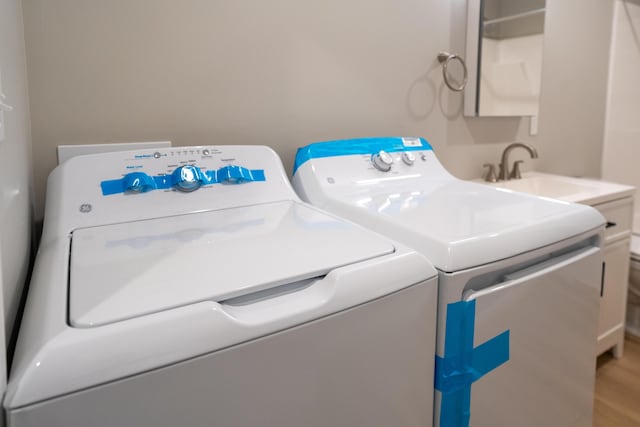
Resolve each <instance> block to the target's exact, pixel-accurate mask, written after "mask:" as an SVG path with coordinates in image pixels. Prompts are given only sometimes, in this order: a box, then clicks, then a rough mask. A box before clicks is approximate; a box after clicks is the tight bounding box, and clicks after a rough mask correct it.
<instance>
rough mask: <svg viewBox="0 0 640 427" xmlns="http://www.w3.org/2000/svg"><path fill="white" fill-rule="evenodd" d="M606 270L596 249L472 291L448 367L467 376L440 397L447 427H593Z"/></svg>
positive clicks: (450, 345) (450, 338) (452, 336)
mask: <svg viewBox="0 0 640 427" xmlns="http://www.w3.org/2000/svg"><path fill="white" fill-rule="evenodd" d="M601 268H602V254H601V251H600V249H599V248H594V247H587V248H582V249H579V250H576V251H574V252H571V253H568V254H564V255H560V256H557V257H555V258H551V259H547V260H546V261H544V262H541V263H539V264H536V265H533V266H530V267H528V268H526V269H524V270H521V271H518V272H515V273H510V274H508V275H505V276H503V278H502V279H503V280H502V281H501V282H500V283H499V284H496V285H494V286H491V287H489V288H485V289H482V290H479V291H467V292H466V293H465V295H464V297H463V301H461V302H459V303H454V304H458V308H460V309H461V310H459V311H458V314H460V315H461V316H463V317H464V316H466V319H465V321H464V322H461V323H459V324H458V325H459V326H458V328H457V330H455V331H453V330H452V328H450V325H449V322H450V320H451V319H450V316H454V311H452V305H453V304H450V305H449V306H448V315H447V316H448V317H447V334H446V335H447V336H446V342H445V353H444V361H445V362H447V361H448V362H449V363H451V364H453V365H456V364H461V367H460V369H461V372H463V373H465V374H467V375H468V376H467V377H466V379H465V380H463V381H462V382H459V383H457V384H455V385H454V386H450V387H449V388H447V387H444V388H445V390H444V391H443V392H442V393H439V396H440V397H441V399H440V400H439V401H438V402H437V403H438V405H437V408H438V407H439V408H440V411H439V412H440V414H439V415H440V418H439V421H440V422H439V424H438V425H466V424H465V422H466V421H467V420H466V419H465V418H466V417H469V416H470V418H469V419H468V422H469V425H472V426H487V427H489V426H516V425H517V426H551V425H554V426H587V425H589V426H590V425H591V417H592V408H593V406H592V405H593V403H592V402H593V389H594V380H595V362H596V328H597V321H598V310H599V290H600V279H601ZM474 310H475V313H474ZM474 314H475V315H474ZM455 353H457V354H455ZM456 357H457V358H456ZM449 367H451V365H449ZM454 367H455V366H454ZM445 385H446V384H445ZM469 393H470V395H469ZM460 405H462V406H460ZM454 408H455V409H454ZM465 413H466V414H465ZM456 420H457V421H456Z"/></svg>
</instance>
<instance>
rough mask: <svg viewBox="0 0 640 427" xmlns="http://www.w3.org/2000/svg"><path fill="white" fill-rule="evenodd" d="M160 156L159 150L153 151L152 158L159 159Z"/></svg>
mask: <svg viewBox="0 0 640 427" xmlns="http://www.w3.org/2000/svg"><path fill="white" fill-rule="evenodd" d="M160 157H162V154H160V152H159V151H156V152H155V153H153V158H154V159H159V158H160Z"/></svg>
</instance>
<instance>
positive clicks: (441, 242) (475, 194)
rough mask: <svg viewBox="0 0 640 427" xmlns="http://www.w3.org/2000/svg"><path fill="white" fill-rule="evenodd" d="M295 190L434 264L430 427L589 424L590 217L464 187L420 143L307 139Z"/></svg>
mask: <svg viewBox="0 0 640 427" xmlns="http://www.w3.org/2000/svg"><path fill="white" fill-rule="evenodd" d="M293 186H294V188H295V189H296V191H297V192H298V194H299V195H300V197H301V198H302V199H303V200H306V201H309V202H311V203H313V204H314V205H316V206H318V207H321V208H323V209H326V210H328V211H331V212H334V213H336V214H339V215H342V216H343V217H345V218H348V219H351V220H353V221H355V222H358V223H360V224H362V225H364V226H367V227H369V228H371V229H372V230H376V231H377V232H380V233H383V234H386V235H387V236H389V237H391V238H393V239H395V240H398V241H400V242H402V243H405V244H406V245H408V246H410V247H412V248H414V249H417V250H418V251H420V252H421V253H423V254H425V255H426V256H427V258H429V259H430V260H431V261H432V262H433V264H434V266H435V267H436V269H438V270H439V285H438V287H439V290H438V295H439V297H438V333H437V346H436V352H437V358H436V381H435V388H436V401H435V414H436V416H435V425H437V426H444V427H450V426H467V425H473V426H519V427H524V426H532V427H533V426H536V427H538V426H563V427H564V426H590V425H591V418H592V405H593V403H592V402H593V387H594V380H595V361H596V328H597V321H598V309H599V296H600V292H601V281H602V254H601V250H600V245H601V240H602V230H603V226H604V218H603V217H602V216H601V215H600V214H599V213H598V212H597V211H596V210H595V209H592V208H590V207H587V206H582V205H576V204H571V203H565V202H560V201H555V200H551V199H542V198H538V197H534V196H530V195H526V194H520V193H515V192H512V191H509V190H504V189H499V188H492V187H489V186H485V185H481V184H474V183H471V182H466V181H461V180H459V179H456V178H455V177H453V176H452V175H451V174H449V173H448V172H447V171H446V170H445V169H444V168H443V167H442V165H441V164H440V162H439V161H438V159H437V158H436V156H435V154H434V153H433V151H432V149H431V146H430V145H429V144H428V143H427V141H425V140H424V139H422V138H366V139H355V140H344V141H330V142H322V143H315V144H311V145H309V146H306V147H304V148H301V149H299V150H298V153H297V157H296V162H295V170H294V176H293Z"/></svg>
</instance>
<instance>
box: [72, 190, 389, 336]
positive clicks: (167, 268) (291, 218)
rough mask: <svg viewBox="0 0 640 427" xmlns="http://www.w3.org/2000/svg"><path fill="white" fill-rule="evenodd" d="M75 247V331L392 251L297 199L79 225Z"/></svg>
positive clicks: (314, 273)
mask: <svg viewBox="0 0 640 427" xmlns="http://www.w3.org/2000/svg"><path fill="white" fill-rule="evenodd" d="M300 245H304V248H305V249H304V250H299V249H296V248H299V247H300ZM71 248H72V250H71V265H70V291H69V292H70V294H69V318H70V322H71V324H72V325H73V326H75V327H90V326H98V325H104V324H107V323H111V322H117V321H121V320H124V319H128V318H132V317H137V316H141V315H144V314H149V313H153V312H157V311H161V310H166V309H170V308H173V307H179V306H181V305H187V304H193V303H195V302H198V301H204V300H212V301H224V300H227V299H231V298H235V297H238V296H241V295H246V294H250V293H255V292H258V291H261V290H264V289H269V288H274V287H277V286H281V285H285V284H289V283H292V282H297V281H300V280H306V279H312V278H318V277H321V276H324V275H326V274H327V273H329V272H330V271H331V270H334V269H336V268H339V267H342V266H345V265H349V264H354V263H357V262H361V261H365V260H367V259H371V258H376V257H380V256H383V255H387V254H391V253H393V251H394V247H393V245H392V244H390V243H389V241H388V240H387V239H384V238H382V237H381V236H379V235H376V234H374V233H371V232H369V231H367V230H365V229H363V228H361V227H359V226H356V225H354V224H350V223H347V222H345V221H342V220H338V219H336V218H334V217H331V216H329V215H327V214H324V213H322V212H319V211H317V210H316V209H314V208H311V207H309V206H306V205H303V204H301V203H297V202H276V203H268V204H261V205H254V206H246V207H242V208H234V209H222V210H217V211H212V212H200V213H194V214H189V215H181V216H172V217H164V218H157V219H150V220H146V221H135V222H127V223H122V224H114V225H106V226H101V227H91V228H84V229H79V230H76V231H74V232H73V238H72V245H71Z"/></svg>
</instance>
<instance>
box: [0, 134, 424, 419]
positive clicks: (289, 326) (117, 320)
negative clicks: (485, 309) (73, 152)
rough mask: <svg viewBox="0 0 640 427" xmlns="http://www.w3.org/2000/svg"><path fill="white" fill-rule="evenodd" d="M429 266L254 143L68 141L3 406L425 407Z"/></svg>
mask: <svg viewBox="0 0 640 427" xmlns="http://www.w3.org/2000/svg"><path fill="white" fill-rule="evenodd" d="M239 165H241V166H239ZM194 190H197V191H194ZM436 277H437V275H436V271H435V270H434V269H433V268H432V267H431V265H430V264H429V262H428V261H427V260H426V259H425V257H424V256H422V255H420V254H418V253H416V252H415V251H414V250H410V249H407V248H406V247H404V246H402V245H400V244H396V243H394V242H392V241H390V240H389V239H388V238H385V237H382V236H381V235H379V234H376V233H373V232H370V231H368V230H366V229H364V228H362V227H360V226H358V225H355V224H352V223H349V222H346V221H344V220H341V219H338V218H337V217H335V216H333V215H331V214H326V213H323V212H322V211H320V210H318V209H317V208H315V207H312V206H309V205H307V204H304V203H302V202H300V200H299V199H298V197H297V196H296V195H295V193H294V192H293V189H292V188H291V185H290V183H289V181H288V180H287V177H286V175H285V173H284V170H283V168H282V164H281V162H280V159H279V158H278V156H277V155H276V154H275V153H274V152H273V151H272V150H271V149H269V148H267V147H256V146H210V147H180V148H169V149H160V150H158V151H156V152H153V151H151V152H150V151H139V152H138V151H129V152H118V153H108V154H98V155H91V156H80V157H76V158H73V159H71V160H69V161H67V162H65V163H64V164H62V165H61V166H59V167H58V168H56V169H55V170H54V171H53V173H52V174H51V176H50V178H49V183H48V192H47V205H46V216H45V224H44V234H43V237H42V243H41V245H40V250H39V252H38V255H37V261H36V266H35V270H34V275H33V280H32V283H31V288H30V291H29V296H28V302H27V307H26V311H25V314H24V321H23V324H22V326H21V330H20V336H19V342H18V347H17V352H16V355H15V359H14V360H15V362H14V366H13V369H12V372H11V376H10V381H9V386H8V391H7V395H6V399H5V401H4V407H5V410H6V420H7V422H8V425H9V426H10V427H21V426H47V427H52V426H61V427H62V426H64V427H73V426H83V427H84V426H104V427H107V426H108V427H114V426H139V427H142V426H154V427H157V426H171V427H175V426H190V427H191V426H207V427H210V426H223V427H224V426H242V427H248V426H260V427H263V426H267V427H270V426H273V427H283V426H290V427H294V426H295V427H299V426H323V427H324V426H380V427H388V426H391V425H402V426H416V427H417V426H420V427H422V426H425V425H431V423H432V403H431V402H432V400H431V399H432V398H433V380H434V379H433V366H432V363H430V362H431V361H432V360H433V358H434V354H435V328H436V304H437V301H436V299H437V295H436V291H437V289H436V287H437V284H436Z"/></svg>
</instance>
